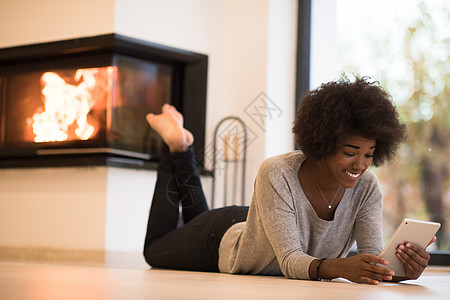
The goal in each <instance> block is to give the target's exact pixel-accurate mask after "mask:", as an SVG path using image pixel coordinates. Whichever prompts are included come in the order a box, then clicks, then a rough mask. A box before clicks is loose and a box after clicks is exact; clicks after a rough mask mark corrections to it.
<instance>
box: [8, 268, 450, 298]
mask: <svg viewBox="0 0 450 300" xmlns="http://www.w3.org/2000/svg"><path fill="white" fill-rule="evenodd" d="M0 299H2V300H25V299H27V300H53V299H58V300H61V299H77V300H90V299H95V300H101V299H108V300H109V299H113V300H114V299H127V300H128V299H130V300H136V299H233V300H234V299H246V300H250V299H258V300H262V299H316V300H319V299H346V300H349V299H364V300H370V299H383V300H389V299H395V300H398V299H409V300H411V299H421V300H430V299H450V270H449V269H437V268H435V269H432V268H430V269H428V270H427V271H426V272H425V273H424V274H423V275H422V277H421V278H420V279H419V280H416V281H410V282H408V283H400V284H388V283H382V284H380V285H379V286H369V285H362V284H354V283H350V282H348V281H346V280H343V279H337V280H333V281H331V282H313V281H302V280H289V279H285V278H283V277H268V276H250V275H228V274H216V273H200V272H183V271H170V270H156V269H147V268H145V267H139V268H137V267H134V268H120V267H104V266H103V267H102V266H79V265H55V264H30V263H10V262H0Z"/></svg>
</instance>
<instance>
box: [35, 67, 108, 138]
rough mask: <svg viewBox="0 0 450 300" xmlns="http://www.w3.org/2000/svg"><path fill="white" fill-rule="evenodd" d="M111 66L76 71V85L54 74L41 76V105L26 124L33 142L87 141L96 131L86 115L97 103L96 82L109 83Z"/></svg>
mask: <svg viewBox="0 0 450 300" xmlns="http://www.w3.org/2000/svg"><path fill="white" fill-rule="evenodd" d="M112 72H113V67H104V68H88V69H78V70H77V71H76V72H75V75H74V78H73V79H74V82H75V84H70V83H67V82H66V81H65V80H64V79H63V78H62V77H61V76H60V75H58V74H57V73H55V72H46V73H44V74H42V76H41V83H42V86H43V88H42V91H41V93H42V96H43V100H44V106H43V107H42V106H41V107H39V108H38V109H37V110H36V112H35V114H34V115H33V116H32V117H31V118H29V120H28V121H29V122H30V124H31V127H32V129H33V133H34V134H35V138H34V141H35V142H38V143H40V142H56V141H66V140H68V139H80V140H87V139H89V138H91V137H92V136H93V134H94V133H95V132H96V130H97V129H96V128H95V126H94V125H93V124H90V123H89V121H88V114H89V112H90V111H91V109H92V108H93V107H94V106H95V105H96V102H97V101H98V100H99V99H98V98H97V97H96V96H98V95H99V93H98V91H96V88H97V87H98V86H104V85H105V84H104V83H101V84H98V81H99V80H107V84H106V85H107V86H110V85H111V84H112V83H111V81H112Z"/></svg>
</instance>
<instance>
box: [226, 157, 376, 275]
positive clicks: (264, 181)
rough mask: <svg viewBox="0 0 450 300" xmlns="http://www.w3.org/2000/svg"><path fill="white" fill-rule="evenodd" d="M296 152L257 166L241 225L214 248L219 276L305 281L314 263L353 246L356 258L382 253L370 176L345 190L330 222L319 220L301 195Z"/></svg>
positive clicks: (373, 182)
mask: <svg viewBox="0 0 450 300" xmlns="http://www.w3.org/2000/svg"><path fill="white" fill-rule="evenodd" d="M303 161H305V156H304V155H303V154H302V152H300V151H295V152H290V153H287V154H283V155H279V156H275V157H272V158H269V159H267V160H266V161H264V163H263V164H262V165H261V167H260V169H259V172H258V175H257V176H256V180H255V187H254V193H253V198H252V202H251V204H250V209H249V213H248V217H247V221H246V222H241V223H237V224H235V225H233V226H232V227H231V228H230V229H228V230H227V232H226V233H225V235H224V236H223V238H222V241H221V243H220V247H219V270H220V271H221V272H223V273H241V274H265V275H284V276H286V277H287V278H297V279H310V277H309V272H308V270H309V265H310V263H311V261H312V260H314V259H316V258H323V257H325V258H337V257H346V256H347V254H348V252H349V251H350V249H351V247H352V246H353V244H354V242H355V241H356V243H357V248H358V252H359V253H371V254H379V253H380V252H381V250H382V248H383V239H382V200H381V193H380V189H379V186H378V180H377V178H376V176H375V175H374V174H373V173H372V172H370V171H366V172H365V173H364V174H363V175H362V176H361V178H360V179H359V180H358V182H357V183H356V185H355V186H354V187H353V188H351V189H346V191H345V193H344V196H343V198H342V200H341V202H340V203H339V205H338V207H337V208H336V212H335V215H334V219H333V220H332V221H326V220H323V219H321V218H319V217H318V216H317V214H316V212H315V211H314V209H313V207H312V206H311V204H310V202H309V201H308V199H307V198H306V196H305V194H304V193H303V190H302V187H301V186H300V183H299V180H298V171H299V169H300V166H301V164H302V163H303Z"/></svg>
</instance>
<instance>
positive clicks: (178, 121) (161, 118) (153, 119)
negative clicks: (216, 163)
mask: <svg viewBox="0 0 450 300" xmlns="http://www.w3.org/2000/svg"><path fill="white" fill-rule="evenodd" d="M146 119H147V122H148V124H149V125H150V126H151V127H152V128H153V129H154V130H155V131H156V132H157V133H158V134H159V135H160V136H161V138H162V139H163V140H164V142H165V143H166V144H167V146H169V150H170V152H182V151H186V150H187V149H188V148H189V146H190V145H192V143H193V142H194V136H193V135H192V133H191V132H190V131H188V130H187V129H185V128H183V115H182V114H181V113H180V112H179V111H177V110H176V108H175V107H173V106H172V105H170V104H164V106H163V107H162V113H161V114H159V115H155V114H152V113H150V114H148V115H147V117H146Z"/></svg>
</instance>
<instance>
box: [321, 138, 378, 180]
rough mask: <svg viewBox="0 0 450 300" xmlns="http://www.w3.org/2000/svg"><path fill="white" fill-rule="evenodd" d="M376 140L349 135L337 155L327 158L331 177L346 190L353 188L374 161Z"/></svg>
mask: <svg viewBox="0 0 450 300" xmlns="http://www.w3.org/2000/svg"><path fill="white" fill-rule="evenodd" d="M375 146H376V140H375V139H366V138H363V137H361V136H359V135H349V136H348V137H347V138H345V139H344V144H343V146H342V147H341V148H340V149H339V150H338V151H337V153H336V154H334V155H330V156H328V157H327V158H325V161H326V164H327V166H328V169H329V171H330V173H331V175H332V176H333V177H334V178H335V179H336V180H337V181H338V182H339V183H340V184H341V185H343V186H344V187H345V188H352V187H353V186H354V185H355V184H356V182H357V181H358V179H359V178H360V177H361V175H362V174H363V173H364V172H365V171H366V170H367V169H368V168H369V166H370V165H371V164H372V161H373V153H374V151H375Z"/></svg>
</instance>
